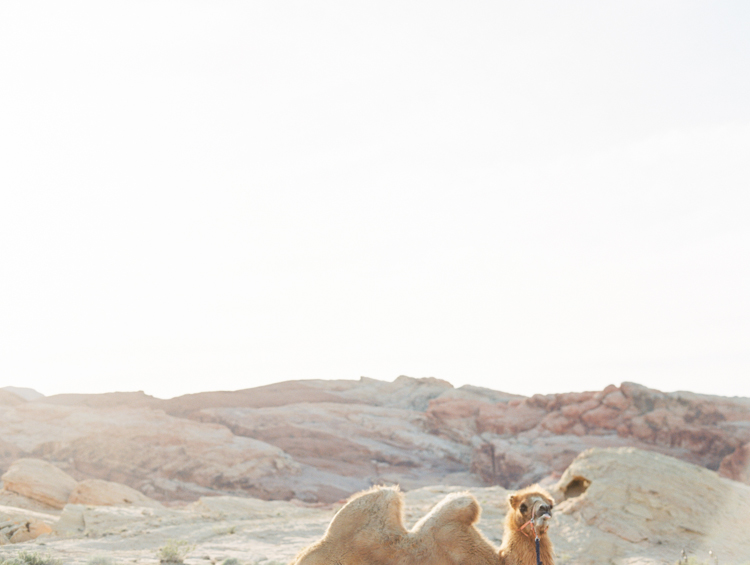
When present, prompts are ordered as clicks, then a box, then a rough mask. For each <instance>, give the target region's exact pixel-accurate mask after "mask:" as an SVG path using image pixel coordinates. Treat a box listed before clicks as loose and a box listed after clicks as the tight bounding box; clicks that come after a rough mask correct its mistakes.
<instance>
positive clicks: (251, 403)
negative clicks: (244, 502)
mask: <svg viewBox="0 0 750 565" xmlns="http://www.w3.org/2000/svg"><path fill="white" fill-rule="evenodd" d="M4 392H5V395H4V396H2V397H0V438H1V439H0V471H5V470H7V469H8V468H9V467H10V465H11V464H12V463H13V462H14V461H16V460H18V459H20V458H28V457H32V458H37V459H44V460H47V461H49V462H52V463H54V464H55V465H56V466H57V467H58V468H61V469H63V470H65V471H66V472H67V473H68V474H70V475H71V476H72V477H73V478H74V479H75V480H76V481H83V480H86V479H100V480H107V481H115V482H118V483H123V484H125V485H128V486H129V487H131V488H133V489H136V490H138V491H139V492H141V493H142V494H144V495H147V496H149V497H151V498H154V499H157V500H160V501H162V502H166V503H174V502H175V501H194V500H197V499H198V498H199V497H201V496H207V495H239V496H254V497H259V498H264V499H285V500H290V499H298V500H301V501H306V502H333V501H337V500H340V499H342V498H345V497H347V496H348V495H350V494H351V493H353V492H355V491H357V490H360V489H363V488H367V487H369V486H370V485H372V484H376V483H398V484H400V485H402V487H403V488H405V489H415V488H420V487H423V486H427V485H431V484H436V483H441V484H453V485H461V486H467V487H480V486H491V485H499V486H502V487H504V488H516V487H519V486H522V485H525V484H528V483H531V482H535V481H544V482H545V484H552V483H554V482H555V480H557V478H559V477H560V476H561V474H562V473H563V471H564V470H565V469H566V468H567V467H568V466H569V465H570V463H571V462H572V461H573V460H574V459H575V457H576V456H577V455H578V454H580V453H582V452H584V451H586V450H587V449H589V448H592V447H599V448H604V447H637V448H639V449H642V450H648V451H654V452H658V453H662V454H666V455H671V456H673V457H676V458H678V459H681V460H683V461H687V462H690V463H694V464H697V465H699V466H702V467H705V468H707V469H711V470H718V471H719V472H720V474H722V475H723V476H726V477H729V478H731V479H734V480H737V481H745V482H747V481H748V479H749V473H748V453H749V452H750V448H749V447H748V445H750V399H745V398H722V397H710V396H703V395H696V394H691V393H662V392H659V391H656V390H652V389H648V388H645V387H643V386H640V385H636V384H632V383H624V384H622V385H621V386H619V387H615V386H610V387H607V388H606V389H605V390H603V391H595V392H579V393H566V394H555V395H546V396H541V395H536V396H533V397H530V398H524V397H519V396H516V395H510V394H505V393H502V392H499V391H494V390H489V389H482V388H479V387H469V386H465V387H460V388H454V387H453V386H451V385H450V383H447V382H445V381H441V380H439V379H431V378H430V379H412V378H408V377H399V378H398V379H396V380H395V381H393V382H384V381H378V380H374V379H368V378H362V379H360V380H358V381H345V380H342V381H312V380H311V381H291V382H286V383H278V384H275V385H269V386H265V387H258V388H255V389H246V390H241V391H235V392H211V393H201V394H194V395H187V396H183V397H178V398H173V399H170V400H160V399H156V398H153V397H150V396H148V395H145V394H143V393H111V394H103V395H73V394H68V395H58V396H53V397H41V398H39V397H36V398H35V397H34V396H33V395H30V396H29V395H27V396H29V397H30V398H32V400H27V399H26V398H22V397H20V396H18V395H17V394H14V393H12V392H10V391H7V390H6V391H4Z"/></svg>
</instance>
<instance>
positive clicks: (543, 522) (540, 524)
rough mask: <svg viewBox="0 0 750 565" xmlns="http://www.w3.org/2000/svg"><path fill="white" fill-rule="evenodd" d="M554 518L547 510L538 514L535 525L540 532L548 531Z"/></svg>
mask: <svg viewBox="0 0 750 565" xmlns="http://www.w3.org/2000/svg"><path fill="white" fill-rule="evenodd" d="M551 519H552V516H551V515H550V513H549V512H545V513H543V514H542V515H540V516H537V517H536V519H535V520H534V527H535V528H536V529H537V530H538V531H539V532H546V531H547V530H548V529H549V522H550V520H551Z"/></svg>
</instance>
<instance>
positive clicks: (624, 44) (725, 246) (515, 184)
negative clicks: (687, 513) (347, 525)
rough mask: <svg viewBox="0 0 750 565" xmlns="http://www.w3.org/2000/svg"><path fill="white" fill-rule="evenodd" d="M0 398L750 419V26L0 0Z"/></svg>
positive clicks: (660, 17) (265, 5) (361, 5)
mask: <svg viewBox="0 0 750 565" xmlns="http://www.w3.org/2000/svg"><path fill="white" fill-rule="evenodd" d="M0 85H1V86H0V386H8V385H12V386H22V387H31V388H35V389H36V390H38V391H40V392H42V393H44V394H48V395H49V394H56V393H61V392H108V391H115V390H144V391H145V392H147V393H149V394H153V395H156V396H159V397H162V398H167V397H172V396H176V395H179V394H184V393H189V392H197V391H204V390H236V389H241V388H248V387H252V386H259V385H263V384H269V383H274V382H278V381H283V380H289V379H311V378H315V379H357V378H359V377H360V376H368V377H373V378H378V379H383V380H388V381H390V380H393V379H395V378H396V377H397V376H399V375H402V374H403V375H409V376H413V377H425V376H433V377H437V378H441V379H444V380H447V381H449V382H451V383H452V384H454V385H455V386H460V385H463V384H473V385H477V386H485V387H489V388H493V389H498V390H505V391H509V392H516V393H521V394H534V393H537V392H538V393H550V392H567V391H575V390H597V389H601V388H603V387H605V386H606V385H608V384H619V383H621V382H623V381H635V382H639V383H642V384H644V385H647V386H650V387H654V388H658V389H660V390H665V391H671V390H692V391H696V392H705V393H711V394H720V395H729V396H731V395H741V396H750V221H749V217H750V3H747V2H742V1H739V0H737V1H734V2H721V1H713V0H712V1H710V2H709V1H705V2H690V1H684V0H681V1H678V2H658V1H653V0H650V1H647V2H602V1H601V0H596V1H591V2H510V1H508V2H498V1H491V2H442V1H437V0H430V1H425V2H408V1H404V0H399V1H397V2H386V1H382V0H379V1H378V2H357V1H354V2H352V1H314V2H310V1H309V0H306V1H304V2H292V1H284V2H279V1H268V2H266V1H263V2H260V1H249V0H247V1H242V2H237V1H228V0H210V1H205V2H196V1H191V0H179V1H174V2H172V1H169V2H168V1H160V0H148V1H137V0H127V1H122V2H120V1H105V2H102V1H100V0H98V1H93V2H73V1H66V2H58V1H54V2H34V1H32V0H21V1H11V0H4V1H3V2H2V3H0Z"/></svg>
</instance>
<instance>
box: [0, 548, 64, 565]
mask: <svg viewBox="0 0 750 565" xmlns="http://www.w3.org/2000/svg"><path fill="white" fill-rule="evenodd" d="M2 565H62V561H60V560H59V559H55V558H54V557H52V556H51V555H49V554H41V553H36V552H33V551H21V552H20V553H19V554H18V555H16V556H15V557H11V558H10V559H6V560H4V561H2Z"/></svg>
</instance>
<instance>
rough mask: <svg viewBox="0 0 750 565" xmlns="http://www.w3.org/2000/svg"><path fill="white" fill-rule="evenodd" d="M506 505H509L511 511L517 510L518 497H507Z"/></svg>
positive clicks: (512, 495)
mask: <svg viewBox="0 0 750 565" xmlns="http://www.w3.org/2000/svg"><path fill="white" fill-rule="evenodd" d="M508 504H510V507H511V508H513V510H515V509H516V508H518V497H517V496H516V495H515V494H511V495H510V496H508Z"/></svg>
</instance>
